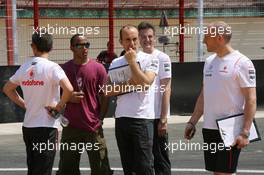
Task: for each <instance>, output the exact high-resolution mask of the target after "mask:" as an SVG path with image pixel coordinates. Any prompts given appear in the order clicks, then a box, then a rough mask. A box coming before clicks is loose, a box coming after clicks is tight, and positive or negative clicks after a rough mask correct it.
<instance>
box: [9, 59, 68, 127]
mask: <svg viewBox="0 0 264 175" xmlns="http://www.w3.org/2000/svg"><path fill="white" fill-rule="evenodd" d="M63 78H66V74H65V73H64V71H63V70H62V68H61V67H60V66H59V65H58V64H56V63H54V62H52V61H49V60H48V59H46V58H41V57H33V58H31V59H30V60H29V61H27V62H26V63H24V64H23V65H21V66H20V68H19V69H18V70H17V71H16V73H15V74H14V75H13V76H12V77H11V78H10V81H11V82H13V83H15V84H17V85H19V86H21V89H22V91H23V97H24V100H25V106H26V113H25V119H24V122H23V126H24V127H29V128H32V127H53V128H57V127H58V125H59V122H58V120H55V119H54V118H52V117H50V116H49V115H48V113H47V111H46V109H45V106H51V105H56V104H57V103H58V102H59V99H60V88H59V82H60V80H62V79H63Z"/></svg>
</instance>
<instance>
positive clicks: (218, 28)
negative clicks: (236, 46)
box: [208, 21, 232, 43]
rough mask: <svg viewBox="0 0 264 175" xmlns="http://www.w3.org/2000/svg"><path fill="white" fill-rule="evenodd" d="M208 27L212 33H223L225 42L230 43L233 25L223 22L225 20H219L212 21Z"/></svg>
mask: <svg viewBox="0 0 264 175" xmlns="http://www.w3.org/2000/svg"><path fill="white" fill-rule="evenodd" d="M208 29H209V31H210V33H211V34H214V35H215V36H216V35H222V36H223V38H224V40H225V42H226V43H229V42H230V40H231V37H232V30H231V27H230V26H229V25H228V24H227V23H225V22H223V21H217V22H212V23H210V24H209V25H208Z"/></svg>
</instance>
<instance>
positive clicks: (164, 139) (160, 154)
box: [152, 119, 171, 175]
mask: <svg viewBox="0 0 264 175" xmlns="http://www.w3.org/2000/svg"><path fill="white" fill-rule="evenodd" d="M158 124H159V119H155V121H154V139H153V151H152V152H153V155H154V169H155V175H170V174H171V162H170V159H169V150H168V149H167V150H166V145H168V134H166V135H164V136H161V137H160V136H158Z"/></svg>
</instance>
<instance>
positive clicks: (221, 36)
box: [185, 22, 256, 175]
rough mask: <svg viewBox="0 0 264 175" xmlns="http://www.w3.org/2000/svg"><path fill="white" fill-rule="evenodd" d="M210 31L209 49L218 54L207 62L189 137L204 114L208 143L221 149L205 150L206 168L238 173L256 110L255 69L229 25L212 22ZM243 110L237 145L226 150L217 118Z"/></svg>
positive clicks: (217, 173) (219, 173)
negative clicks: (234, 43) (233, 40)
mask: <svg viewBox="0 0 264 175" xmlns="http://www.w3.org/2000/svg"><path fill="white" fill-rule="evenodd" d="M208 31H209V32H208V33H207V34H205V37H204V43H205V44H206V46H207V50H208V52H214V53H215V54H213V55H211V56H209V57H208V58H207V59H206V61H205V64H204V72H203V73H204V75H203V87H202V90H201V93H200V95H199V97H198V99H197V101H196V105H195V109H194V112H193V114H192V117H191V118H190V120H189V122H187V125H186V128H185V138H187V139H191V138H192V137H193V135H194V133H195V125H196V123H197V122H198V120H199V119H200V118H201V116H202V115H203V116H204V123H203V138H204V144H207V145H208V147H209V148H212V146H214V147H216V148H218V149H216V151H212V150H210V149H209V150H204V159H205V169H206V170H208V171H212V172H214V175H229V174H232V173H235V172H236V168H237V163H238V158H239V154H240V150H241V148H244V147H245V146H247V145H248V144H249V140H248V137H249V129H250V126H251V124H252V121H253V118H254V115H255V112H256V76H255V68H254V65H253V64H252V62H251V60H250V59H249V58H247V57H246V56H245V55H243V54H241V53H240V52H239V51H238V50H234V49H233V48H232V47H231V45H230V39H231V36H232V32H231V27H230V26H229V25H227V24H226V23H225V22H215V23H211V24H210V25H209V26H208ZM239 113H244V123H243V128H242V130H241V133H240V135H239V136H237V137H236V138H235V141H234V143H233V146H231V147H225V148H224V149H222V148H223V145H224V143H223V141H222V139H221V136H220V133H219V130H218V127H217V124H216V120H217V119H221V118H225V117H227V116H231V115H235V114H239ZM212 144H214V145H212ZM221 145H222V146H221ZM220 148H221V149H220Z"/></svg>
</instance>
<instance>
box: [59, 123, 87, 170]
mask: <svg viewBox="0 0 264 175" xmlns="http://www.w3.org/2000/svg"><path fill="white" fill-rule="evenodd" d="M82 140H83V139H82V135H81V132H80V131H79V130H78V129H74V128H69V127H66V128H63V130H62V137H61V143H60V161H59V171H58V173H57V174H58V175H80V169H79V165H80V157H81V153H80V150H78V149H77V148H78V144H79V143H82ZM71 145H75V147H73V146H72V147H71ZM71 148H76V150H71Z"/></svg>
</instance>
